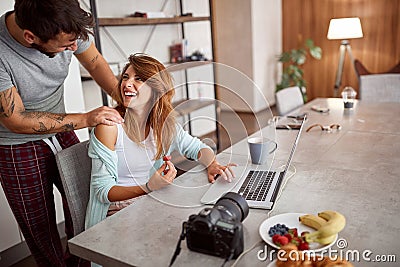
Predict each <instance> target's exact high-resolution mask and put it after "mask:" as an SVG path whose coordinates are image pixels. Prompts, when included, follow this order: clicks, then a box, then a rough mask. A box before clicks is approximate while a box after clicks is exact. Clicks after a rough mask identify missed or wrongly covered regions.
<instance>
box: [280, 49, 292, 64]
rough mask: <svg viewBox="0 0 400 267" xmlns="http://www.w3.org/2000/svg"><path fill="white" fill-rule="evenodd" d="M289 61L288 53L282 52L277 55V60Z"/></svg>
mask: <svg viewBox="0 0 400 267" xmlns="http://www.w3.org/2000/svg"><path fill="white" fill-rule="evenodd" d="M289 61H290V53H288V52H284V53H282V54H281V55H280V56H279V62H283V63H286V62H289Z"/></svg>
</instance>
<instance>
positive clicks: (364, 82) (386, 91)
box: [354, 59, 400, 102]
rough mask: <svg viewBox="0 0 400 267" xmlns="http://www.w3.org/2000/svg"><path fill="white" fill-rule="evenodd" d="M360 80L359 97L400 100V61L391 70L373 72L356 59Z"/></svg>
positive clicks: (355, 65)
mask: <svg viewBox="0 0 400 267" xmlns="http://www.w3.org/2000/svg"><path fill="white" fill-rule="evenodd" d="M354 68H355V70H356V73H357V76H358V82H359V98H360V99H362V100H363V101H369V102H400V62H399V63H398V64H397V65H396V66H394V67H393V68H391V69H390V70H388V71H386V72H382V73H372V72H370V71H368V70H367V68H365V67H364V65H363V64H362V63H361V62H360V61H359V60H357V59H356V60H354Z"/></svg>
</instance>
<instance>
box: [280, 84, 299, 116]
mask: <svg viewBox="0 0 400 267" xmlns="http://www.w3.org/2000/svg"><path fill="white" fill-rule="evenodd" d="M275 98H276V107H277V111H278V115H279V116H284V115H286V114H288V113H289V112H291V111H293V110H295V109H296V108H298V107H301V106H302V105H304V101H303V95H302V94H301V91H300V88H299V87H297V86H293V87H288V88H285V89H282V90H279V91H278V92H276V93H275Z"/></svg>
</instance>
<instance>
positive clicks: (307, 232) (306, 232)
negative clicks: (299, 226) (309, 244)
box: [301, 231, 310, 237]
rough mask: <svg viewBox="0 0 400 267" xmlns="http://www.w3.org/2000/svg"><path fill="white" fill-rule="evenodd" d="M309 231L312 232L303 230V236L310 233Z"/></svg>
mask: <svg viewBox="0 0 400 267" xmlns="http://www.w3.org/2000/svg"><path fill="white" fill-rule="evenodd" d="M309 233H310V232H309V231H304V232H301V236H302V237H303V236H305V235H306V234H309Z"/></svg>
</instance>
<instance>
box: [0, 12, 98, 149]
mask: <svg viewBox="0 0 400 267" xmlns="http://www.w3.org/2000/svg"><path fill="white" fill-rule="evenodd" d="M9 14H10V13H6V14H4V15H2V16H1V17H0V92H2V91H5V90H7V89H10V88H12V87H14V86H15V88H16V89H17V91H18V93H19V95H20V96H21V99H22V102H23V104H24V106H25V110H26V111H46V112H51V113H65V107H64V80H65V78H66V77H67V75H68V70H69V65H70V63H71V58H72V55H73V54H74V53H75V54H80V53H82V52H84V51H85V50H87V49H88V48H89V46H90V44H91V42H92V39H90V40H88V41H82V40H78V49H77V50H76V51H75V52H72V51H70V50H65V51H63V52H60V53H57V55H56V56H55V57H54V58H49V57H48V56H46V55H45V54H43V53H41V52H40V51H38V50H36V49H33V48H28V47H25V46H23V45H21V44H20V43H18V42H17V41H16V40H15V39H14V38H13V37H12V36H11V35H10V33H9V32H8V30H7V27H6V23H5V21H6V16H7V15H9ZM53 135H54V134H17V133H13V132H11V131H10V130H8V129H7V128H6V127H4V126H3V125H2V124H0V145H12V144H22V143H26V142H28V141H35V140H40V139H43V138H48V137H50V136H53Z"/></svg>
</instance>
